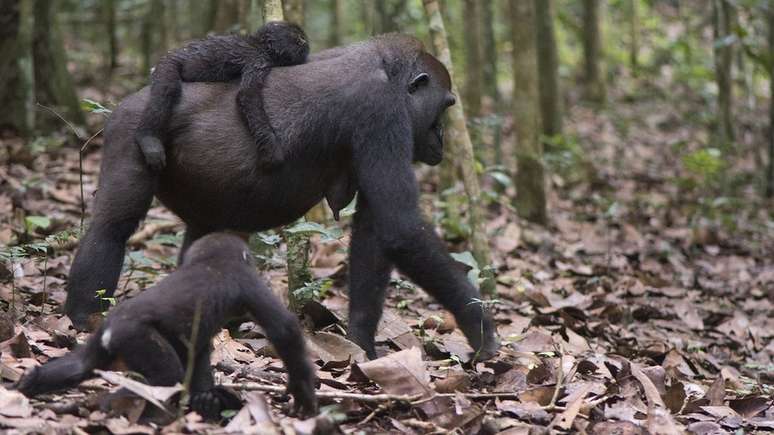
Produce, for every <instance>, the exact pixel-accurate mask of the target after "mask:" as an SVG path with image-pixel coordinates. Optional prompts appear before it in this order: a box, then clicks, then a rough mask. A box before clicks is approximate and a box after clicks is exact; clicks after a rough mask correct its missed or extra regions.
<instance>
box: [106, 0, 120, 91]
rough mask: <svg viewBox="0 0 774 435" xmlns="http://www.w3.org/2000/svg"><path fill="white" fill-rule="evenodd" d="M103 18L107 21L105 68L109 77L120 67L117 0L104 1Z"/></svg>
mask: <svg viewBox="0 0 774 435" xmlns="http://www.w3.org/2000/svg"><path fill="white" fill-rule="evenodd" d="M102 19H103V22H104V23H105V33H106V34H107V56H105V57H106V59H105V60H106V61H107V62H106V65H105V69H106V70H107V72H108V77H110V75H112V73H113V70H114V69H116V68H118V39H117V38H116V2H115V0H104V1H103V2H102Z"/></svg>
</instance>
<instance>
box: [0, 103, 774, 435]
mask: <svg viewBox="0 0 774 435" xmlns="http://www.w3.org/2000/svg"><path fill="white" fill-rule="evenodd" d="M648 92H650V91H648ZM670 92H671V90H670ZM652 94H654V95H655V96H649V97H648V96H642V95H640V96H639V97H637V98H635V99H631V98H624V97H625V96H621V95H619V96H616V97H615V98H616V101H615V103H614V106H612V107H614V108H615V109H614V110H604V111H600V112H597V111H594V110H592V109H591V108H589V107H584V106H577V107H575V108H574V109H573V110H571V111H570V113H568V115H567V118H566V128H567V130H568V137H573V138H575V139H576V142H577V144H576V145H572V144H571V145H567V144H565V145H562V146H564V148H563V151H560V152H556V153H553V154H552V155H553V156H554V157H553V158H554V161H553V163H552V164H553V166H552V168H553V175H552V176H551V177H550V185H551V195H550V202H549V210H550V215H551V224H550V227H549V228H540V227H537V226H534V225H531V224H527V223H525V222H522V221H520V220H519V219H518V218H516V217H515V214H514V213H513V211H512V210H510V209H509V208H508V207H505V206H499V207H498V206H492V207H490V208H489V218H490V219H489V221H488V225H487V229H488V231H489V232H490V235H491V237H490V240H491V241H492V243H491V245H492V247H493V249H494V250H495V253H494V255H495V260H496V264H497V265H498V278H497V280H498V286H497V295H496V299H495V300H494V301H492V302H487V304H488V305H490V306H491V308H492V310H493V311H494V313H495V318H496V322H497V326H498V332H499V335H500V337H501V339H502V342H503V346H502V349H501V351H500V353H499V354H498V355H497V356H496V357H495V358H494V359H493V360H491V361H487V362H474V363H471V361H470V358H469V356H468V354H469V352H470V348H469V347H468V346H467V344H466V343H465V340H464V338H463V336H462V335H461V334H460V332H459V331H458V330H456V329H455V327H454V326H455V325H454V321H453V319H452V318H451V317H450V316H449V315H447V314H446V313H444V312H443V311H442V310H441V309H440V307H439V305H438V304H437V303H435V302H434V301H432V300H431V299H430V298H429V297H428V296H426V295H425V294H424V293H423V292H422V291H421V290H418V289H415V288H414V287H413V286H412V285H411V284H410V283H408V282H407V281H404V280H402V279H399V277H398V276H397V275H396V276H395V279H394V280H393V283H392V284H391V289H390V296H389V299H388V303H387V308H386V311H385V317H384V319H383V321H382V323H381V325H380V328H379V332H378V335H377V339H378V341H379V343H380V345H379V353H380V355H383V357H381V358H379V359H377V360H374V361H370V362H366V360H365V359H364V355H363V353H362V351H360V350H359V349H358V348H357V347H356V346H354V345H353V344H352V343H350V342H348V341H346V340H345V339H344V337H343V333H344V331H345V327H346V326H345V324H346V323H345V321H346V265H345V264H346V246H347V236H346V231H345V233H344V234H345V235H344V236H342V237H341V238H340V239H334V240H327V241H325V240H323V238H320V237H317V238H316V239H315V240H316V242H315V243H314V247H313V253H312V267H313V269H312V270H313V273H314V275H315V278H318V279H320V278H330V279H331V282H332V283H333V285H332V286H331V287H330V288H323V289H322V297H321V300H320V303H319V304H314V306H313V308H315V309H313V310H310V311H309V312H310V314H309V316H308V317H307V326H309V327H310V329H313V330H314V332H309V334H308V339H309V348H310V352H311V353H312V355H313V358H314V359H315V360H316V362H317V365H318V367H319V372H318V375H319V378H320V382H321V385H320V388H319V391H320V392H321V403H322V405H323V410H324V413H325V415H326V416H327V417H326V418H318V419H316V420H307V421H301V420H296V419H293V418H290V417H287V409H288V403H287V398H286V397H284V395H283V394H281V393H279V392H278V391H281V390H282V388H284V384H285V382H284V381H285V373H284V370H283V368H282V365H281V363H280V361H279V360H278V359H277V358H276V357H275V356H274V353H273V352H272V350H271V349H270V348H269V346H268V345H267V341H266V340H265V338H263V337H262V335H261V334H260V330H259V329H258V328H257V327H255V326H254V325H252V324H246V325H242V327H240V328H239V331H232V333H229V332H227V331H224V332H223V333H222V334H220V335H219V336H218V337H217V338H216V339H215V340H214V346H215V352H214V354H213V364H214V365H215V367H216V372H217V379H218V380H219V382H222V383H227V384H230V385H233V386H234V388H238V389H242V390H243V393H242V394H243V395H244V397H245V400H246V406H245V408H244V409H243V410H241V411H240V412H239V413H237V414H236V416H234V417H233V418H231V419H230V421H229V422H228V423H224V424H226V426H225V428H223V427H221V426H219V425H216V424H207V423H203V422H201V421H200V420H199V419H198V417H197V416H196V415H195V414H189V415H185V416H182V417H181V418H179V419H177V420H175V421H172V422H170V420H174V418H173V417H174V416H175V412H174V411H173V410H171V411H170V410H169V409H168V412H170V414H169V415H168V416H167V417H166V418H164V415H163V413H162V415H161V417H159V416H158V415H157V416H156V418H157V419H156V420H155V422H153V423H148V422H147V421H146V420H145V418H146V417H143V416H142V414H143V409H145V411H146V413H147V412H148V411H150V410H152V409H153V408H156V405H154V404H153V402H156V403H159V402H163V400H161V399H162V398H163V396H164V395H165V394H166V393H167V392H166V391H164V390H160V389H153V388H150V389H144V390H138V393H139V394H140V395H141V397H142V398H141V399H138V400H134V401H126V400H114V399H109V398H106V395H105V393H106V392H108V391H110V390H114V389H115V388H116V384H118V385H125V384H126V383H127V381H126V380H125V378H122V377H120V376H118V377H117V376H114V375H110V374H106V375H104V376H102V377H100V378H97V379H95V380H91V381H87V382H85V383H84V384H82V386H81V387H80V388H76V389H72V390H69V391H67V392H64V393H60V394H50V395H45V396H42V397H39V398H36V399H32V400H29V401H28V400H27V399H25V398H23V396H21V395H19V394H18V393H15V392H13V391H11V390H8V389H7V388H8V387H10V386H11V384H12V382H13V381H15V380H17V379H18V378H19V376H20V375H21V374H22V373H23V372H24V370H26V369H28V368H30V367H32V366H34V365H36V364H39V363H42V362H44V361H46V360H48V359H50V358H53V357H58V356H61V355H62V354H63V353H64V352H66V351H67V349H68V348H70V347H72V346H73V345H74V344H75V343H76V341H82V340H83V339H84V338H85V335H83V334H76V332H75V331H74V330H73V329H72V328H70V325H69V321H68V320H67V319H66V318H64V317H62V316H61V315H60V314H58V311H59V309H60V306H61V304H62V303H63V301H64V298H65V293H64V287H65V282H66V279H67V274H68V270H69V266H70V264H71V262H72V257H73V253H74V251H75V249H76V247H77V242H76V240H77V239H76V238H75V237H74V236H70V237H67V234H65V235H64V236H63V235H62V233H61V232H62V231H73V230H76V231H77V228H79V225H80V221H81V206H80V183H79V161H78V153H77V151H76V150H75V149H74V148H71V147H66V148H61V149H60V150H58V151H47V152H43V153H36V154H27V153H25V152H22V150H23V149H29V147H25V146H24V145H25V144H23V143H22V142H21V140H19V139H15V138H9V139H5V140H4V141H3V142H4V145H8V146H4V147H0V148H5V149H7V150H8V151H9V152H8V153H7V154H6V155H3V156H0V159H2V160H3V161H4V164H3V165H2V166H0V180H2V181H1V182H0V249H2V250H3V251H2V254H3V255H5V256H6V257H8V256H13V257H14V258H13V262H9V261H4V262H2V263H0V306H1V307H2V312H3V313H9V312H10V314H3V316H2V318H0V374H1V375H2V381H3V387H0V428H4V429H9V430H12V431H14V430H15V431H19V432H25V431H45V430H47V428H48V430H50V429H52V428H54V429H60V430H74V431H77V432H81V433H83V432H104V431H107V432H111V433H117V434H125V433H145V432H147V433H152V432H154V431H157V430H159V429H161V430H164V431H168V432H180V431H183V432H196V431H205V430H207V431H214V432H218V431H220V432H223V431H227V430H228V431H236V432H246V431H257V432H261V433H271V432H272V431H277V432H284V433H310V432H311V430H312V429H314V428H315V427H317V430H318V431H320V432H318V433H325V432H326V431H330V430H331V429H330V427H327V429H326V424H325V423H326V421H327V422H329V421H335V422H336V423H337V424H338V426H339V428H340V429H341V430H342V431H344V432H347V433H350V432H359V431H365V432H378V431H393V432H403V433H408V434H410V433H432V432H436V433H444V432H446V431H448V430H449V429H456V430H457V431H458V432H460V433H495V432H499V431H505V433H508V434H527V433H530V430H532V431H533V432H540V431H543V430H554V431H587V432H594V433H611V434H612V433H617V434H623V433H644V432H643V431H645V430H647V431H649V432H650V433H665V434H667V433H681V432H683V431H685V430H690V431H692V432H695V433H722V432H724V431H727V432H736V431H738V430H743V431H744V432H746V433H749V432H756V431H761V432H763V431H771V430H774V406H773V403H772V395H774V341H772V339H773V338H774V222H773V221H772V217H771V215H770V210H771V205H770V204H768V205H767V204H765V203H763V202H761V201H760V200H759V199H757V198H758V197H759V196H760V195H759V194H758V193H757V192H756V190H755V189H753V188H751V187H749V185H751V184H752V183H750V182H749V180H748V182H747V183H746V184H745V183H744V182H743V181H742V182H738V181H739V179H744V177H745V176H749V174H751V173H757V172H758V171H759V164H758V163H757V161H756V158H755V157H754V156H756V155H757V154H756V153H755V152H753V151H750V150H751V149H752V148H753V147H755V146H759V145H755V144H759V143H761V141H762V140H763V139H762V133H761V132H760V131H756V130H755V129H754V128H753V127H750V126H746V125H745V124H744V122H743V121H740V132H739V135H740V139H739V142H740V144H741V145H740V149H739V150H737V151H736V155H735V157H734V158H733V159H731V160H727V161H725V160H721V161H720V163H719V165H720V166H719V167H717V168H715V169H717V170H716V171H713V172H712V173H707V172H706V171H705V172H701V171H697V170H696V167H698V168H699V169H701V168H704V166H702V165H698V166H696V165H694V166H691V165H692V163H691V162H692V160H691V159H693V160H696V159H704V160H703V161H705V163H706V162H709V163H712V162H714V160H712V158H713V156H712V155H705V154H702V152H701V151H700V150H699V148H700V147H699V146H698V144H702V143H706V142H707V141H708V140H709V139H708V134H707V132H706V131H705V130H706V129H705V128H704V127H703V123H701V122H699V121H696V120H695V116H693V112H692V111H693V110H695V107H697V105H701V104H703V103H702V102H697V101H695V100H691V99H690V98H678V97H674V98H673V99H670V98H667V97H665V96H663V93H662V94H659V91H658V89H655V90H652ZM659 95H661V96H659ZM750 117H751V118H752V119H755V117H754V116H752V115H751V116H750ZM757 119H765V118H763V117H758V118H757ZM752 125H753V126H754V124H752ZM95 131H96V130H95ZM100 140H101V139H100V138H97V139H96V140H95V141H94V145H97V146H95V147H94V149H95V150H94V151H92V152H89V153H88V154H87V156H86V158H85V159H84V162H83V174H84V176H83V182H84V183H83V185H84V191H85V193H86V196H87V202H88V198H90V197H91V195H92V193H93V192H94V190H95V187H96V184H95V182H96V177H97V174H98V167H99V160H100V153H99V151H98V149H99V147H98V145H99V143H100ZM43 145H45V143H44V144H43ZM761 148H762V147H761ZM685 156H692V157H689V158H686V157H685ZM716 166H717V165H716ZM692 168H693V170H692ZM732 185H733V186H734V187H733V188H732V187H729V186H732ZM739 186H741V187H739ZM428 196H429V197H431V198H436V197H437V196H435V194H432V195H428ZM706 198H710V199H706ZM181 229H182V225H181V224H180V223H179V221H178V220H177V219H176V218H175V217H174V216H173V215H172V214H171V213H170V212H168V211H167V210H166V209H164V208H163V207H161V206H158V205H157V206H154V207H153V208H152V210H151V211H150V213H149V215H148V218H147V219H146V220H145V222H144V223H143V224H142V226H141V228H140V230H139V231H138V233H137V234H136V235H135V236H134V237H133V238H132V240H131V242H130V251H129V253H128V256H127V261H126V263H125V271H124V274H123V276H122V279H121V282H120V283H119V290H118V291H117V298H118V300H119V303H120V300H122V299H124V298H126V297H127V296H128V295H131V294H132V293H134V292H136V291H139V289H141V288H145V287H147V286H149V285H150V284H152V283H153V282H156V281H158V280H159V279H161V278H162V277H163V276H164V275H165V274H167V273H168V272H170V271H171V270H173V268H174V263H175V256H176V253H177V245H179V242H180V235H179V231H180V230H181ZM52 234H58V236H56V237H48V239H46V236H50V235H52ZM19 242H21V243H22V244H24V245H25V246H23V249H16V250H14V249H12V247H11V246H9V245H16V244H18V243H19ZM46 253H47V254H46ZM265 260H266V262H265V266H264V269H265V270H264V274H265V276H266V277H267V278H268V279H270V281H271V282H272V285H273V289H274V290H275V291H276V292H278V293H282V290H284V289H286V287H287V284H286V275H285V272H284V268H283V265H284V260H283V253H282V248H280V249H275V250H273V251H271V252H270V253H269V254H268V258H265ZM323 287H325V286H323ZM9 308H10V310H9ZM234 337H237V338H234ZM108 379H109V380H110V381H108ZM376 394H383V395H382V396H378V395H376ZM167 395H168V394H167ZM385 395H387V396H385ZM108 397H109V396H108ZM166 406H167V407H170V406H171V405H166ZM156 414H159V413H158V412H156ZM170 416H171V417H170ZM165 419H166V420H167V421H164V420H165Z"/></svg>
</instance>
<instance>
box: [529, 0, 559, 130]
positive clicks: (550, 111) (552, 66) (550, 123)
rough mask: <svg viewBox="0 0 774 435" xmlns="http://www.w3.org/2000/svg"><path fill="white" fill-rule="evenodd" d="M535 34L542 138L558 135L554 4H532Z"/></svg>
mask: <svg viewBox="0 0 774 435" xmlns="http://www.w3.org/2000/svg"><path fill="white" fill-rule="evenodd" d="M534 6H535V26H536V34H537V53H538V81H539V86H538V89H539V95H540V121H541V125H542V132H543V134H545V135H546V136H555V135H558V134H561V133H562V105H561V94H560V91H559V54H558V50H557V47H556V35H555V34H554V1H553V0H534Z"/></svg>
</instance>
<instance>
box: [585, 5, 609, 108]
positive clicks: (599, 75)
mask: <svg viewBox="0 0 774 435" xmlns="http://www.w3.org/2000/svg"><path fill="white" fill-rule="evenodd" d="M601 11H602V5H601V3H600V1H599V0H583V81H584V86H585V89H584V94H585V97H586V99H587V100H589V101H591V102H594V103H597V104H604V102H605V77H604V72H603V67H602V58H603V56H604V54H603V51H602V22H601V21H602V14H601Z"/></svg>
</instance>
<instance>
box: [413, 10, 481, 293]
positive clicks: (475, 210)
mask: <svg viewBox="0 0 774 435" xmlns="http://www.w3.org/2000/svg"><path fill="white" fill-rule="evenodd" d="M423 4H424V7H425V12H426V14H427V17H428V20H429V22H430V26H429V27H430V36H431V39H432V41H433V46H434V47H435V52H436V54H437V55H438V58H439V59H440V60H441V62H443V63H444V65H446V68H447V69H448V70H449V74H450V75H451V76H452V92H453V93H455V94H457V85H456V83H455V81H454V68H453V66H452V61H451V52H450V51H449V42H448V39H447V36H446V29H445V28H444V24H443V18H442V17H441V11H440V9H439V6H438V1H437V0H423ZM463 106H464V104H463V102H461V101H458V102H457V104H456V105H454V106H452V107H450V108H449V110H448V113H449V120H450V121H451V126H450V129H449V135H448V137H449V139H450V140H449V148H450V149H449V151H451V152H449V153H447V154H446V155H447V158H448V157H453V158H454V159H455V160H456V163H457V166H458V167H459V168H460V170H461V172H462V182H463V185H464V186H465V193H466V194H467V197H468V217H469V225H470V229H471V244H472V251H473V256H474V257H475V258H476V261H477V262H478V264H479V266H480V267H481V268H482V269H483V268H484V267H486V266H489V265H490V264H491V256H490V251H489V244H488V242H487V237H486V230H485V228H484V216H483V209H482V206H481V187H480V186H479V183H478V175H477V174H476V162H475V157H474V155H473V144H472V143H471V141H470V135H469V134H468V128H467V126H466V123H465V111H464V108H463ZM481 287H482V288H481V290H482V291H484V292H486V293H490V294H491V293H492V292H494V280H486V281H485V282H484V283H483V284H482V286H481Z"/></svg>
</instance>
